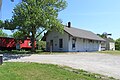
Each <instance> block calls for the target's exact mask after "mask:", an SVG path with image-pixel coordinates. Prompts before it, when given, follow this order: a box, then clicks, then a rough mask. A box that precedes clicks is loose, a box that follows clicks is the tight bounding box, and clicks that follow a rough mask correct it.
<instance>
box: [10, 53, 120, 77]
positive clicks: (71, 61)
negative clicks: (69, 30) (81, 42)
mask: <svg viewBox="0 0 120 80" xmlns="http://www.w3.org/2000/svg"><path fill="white" fill-rule="evenodd" d="M8 61H12V62H16V61H18V62H38V63H52V64H59V65H65V66H70V67H73V68H76V69H83V70H86V71H89V72H93V73H99V74H103V75H107V76H112V77H115V78H118V79H120V56H118V55H109V54H100V53H67V54H52V55H30V56H26V57H21V58H19V59H11V60H8Z"/></svg>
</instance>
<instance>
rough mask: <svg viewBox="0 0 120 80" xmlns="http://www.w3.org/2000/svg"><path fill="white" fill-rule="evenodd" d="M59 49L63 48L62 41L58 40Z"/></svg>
mask: <svg viewBox="0 0 120 80" xmlns="http://www.w3.org/2000/svg"><path fill="white" fill-rule="evenodd" d="M59 48H63V39H59Z"/></svg>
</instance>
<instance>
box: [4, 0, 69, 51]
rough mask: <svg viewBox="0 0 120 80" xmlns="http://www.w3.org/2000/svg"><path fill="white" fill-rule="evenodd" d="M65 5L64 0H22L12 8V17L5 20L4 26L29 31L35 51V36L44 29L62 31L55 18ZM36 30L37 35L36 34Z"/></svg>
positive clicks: (61, 26)
mask: <svg viewBox="0 0 120 80" xmlns="http://www.w3.org/2000/svg"><path fill="white" fill-rule="evenodd" d="M66 6H67V3H66V1H65V0H23V1H22V2H21V3H20V4H18V5H17V6H16V7H15V8H14V11H13V16H12V19H11V20H7V21H5V24H6V25H7V26H6V28H8V29H19V30H20V31H24V32H25V31H26V32H27V33H30V34H31V41H32V51H35V47H34V41H35V38H36V37H38V36H39V35H40V34H41V33H42V32H44V31H46V30H50V31H52V30H57V31H60V32H62V30H63V25H62V23H61V20H59V19H57V18H58V12H60V11H62V10H63V9H65V8H66ZM38 30H40V32H39V31H38ZM38 32H39V35H37V36H36V34H38Z"/></svg>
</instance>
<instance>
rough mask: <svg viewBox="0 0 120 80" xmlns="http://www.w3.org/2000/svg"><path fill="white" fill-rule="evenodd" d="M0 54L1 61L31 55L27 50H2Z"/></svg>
mask: <svg viewBox="0 0 120 80" xmlns="http://www.w3.org/2000/svg"><path fill="white" fill-rule="evenodd" d="M0 54H3V61H7V60H11V59H20V58H22V57H27V56H31V55H32V54H31V53H30V52H29V51H2V52H0Z"/></svg>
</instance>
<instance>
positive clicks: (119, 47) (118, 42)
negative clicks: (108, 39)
mask: <svg viewBox="0 0 120 80" xmlns="http://www.w3.org/2000/svg"><path fill="white" fill-rule="evenodd" d="M115 50H120V38H119V39H117V40H116V41H115Z"/></svg>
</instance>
